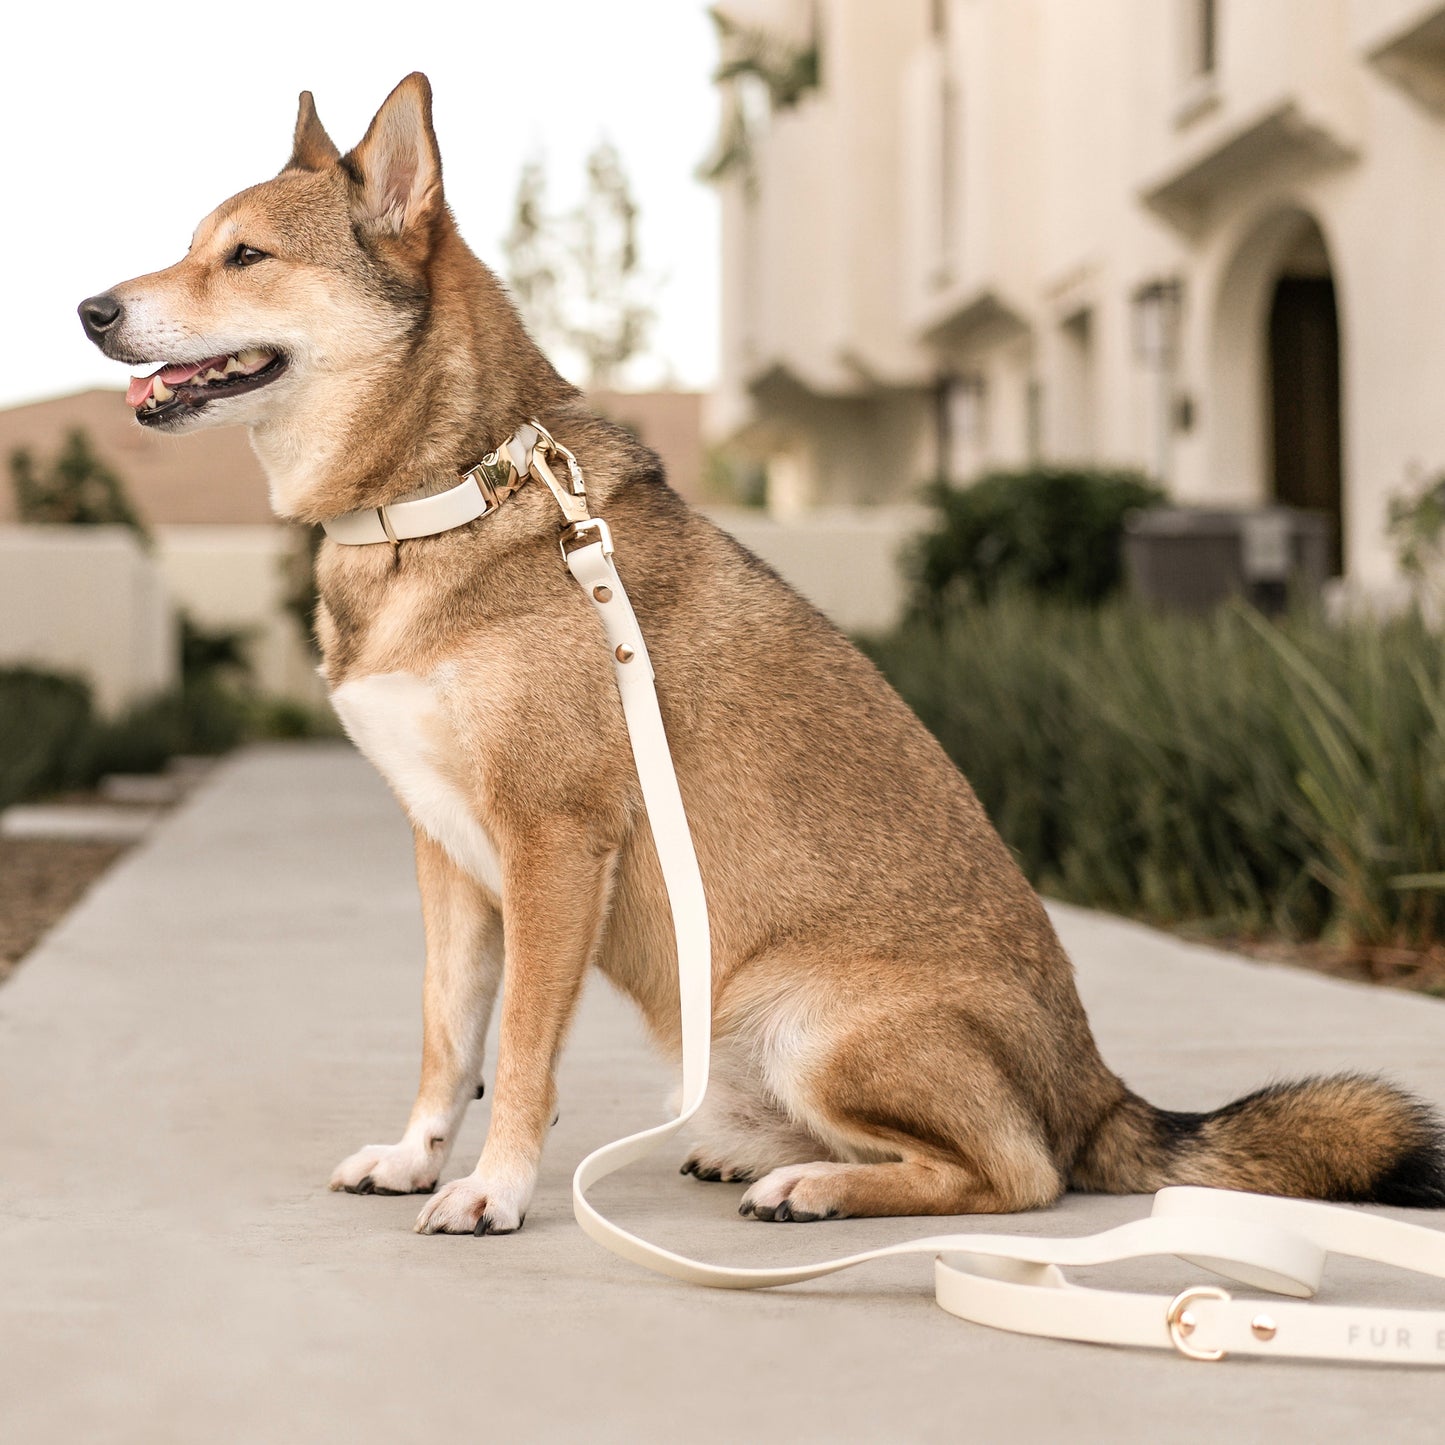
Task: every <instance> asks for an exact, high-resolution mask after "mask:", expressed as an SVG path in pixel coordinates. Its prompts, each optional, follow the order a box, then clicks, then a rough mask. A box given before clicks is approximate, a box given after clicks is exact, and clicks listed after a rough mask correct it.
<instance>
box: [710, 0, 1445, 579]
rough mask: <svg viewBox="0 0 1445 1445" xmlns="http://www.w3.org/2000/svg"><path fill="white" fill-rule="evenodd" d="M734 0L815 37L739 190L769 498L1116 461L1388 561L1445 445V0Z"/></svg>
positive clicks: (738, 391)
mask: <svg viewBox="0 0 1445 1445" xmlns="http://www.w3.org/2000/svg"><path fill="white" fill-rule="evenodd" d="M725 8H726V10H727V11H728V13H729V14H730V15H731V16H733V17H734V18H736V19H737V20H739V21H740V22H743V23H745V24H749V25H754V26H759V27H763V28H765V29H766V30H767V31H768V32H769V33H770V34H772V35H775V36H777V37H779V38H780V39H782V40H786V41H788V42H790V43H791V44H793V45H794V46H797V47H806V46H809V45H810V44H812V43H814V42H816V44H817V47H818V56H819V69H818V75H819V84H818V85H817V86H816V88H813V89H811V90H809V91H808V92H807V93H806V94H805V95H804V96H803V97H802V98H801V100H800V101H799V102H798V103H797V104H796V105H793V106H790V107H788V108H786V109H776V110H774V111H773V112H772V113H768V108H767V107H766V105H764V104H762V103H761V98H760V94H759V95H755V96H753V97H751V98H749V97H746V96H745V97H743V99H744V102H745V109H746V110H747V112H748V114H749V116H750V117H751V120H752V127H751V129H752V146H751V163H750V165H744V166H736V167H734V169H733V171H732V172H731V173H730V174H729V176H728V178H727V179H726V180H725V181H724V182H723V183H722V190H723V195H724V246H723V250H724V346H723V364H722V381H721V387H720V391H719V396H718V398H717V402H716V408H715V412H714V414H713V423H714V427H715V430H716V431H717V432H718V433H719V434H721V435H723V436H726V437H731V438H733V439H734V440H735V441H738V442H740V443H742V444H744V445H747V446H750V447H751V448H753V449H754V450H756V451H757V452H758V453H760V454H761V455H763V456H765V457H766V458H767V461H768V466H769V479H770V501H771V504H772V505H773V506H774V508H775V509H777V510H779V511H781V512H793V511H798V510H804V509H807V508H810V507H814V506H817V505H820V504H822V503H840V502H845V503H847V502H867V501H892V500H898V499H901V498H902V497H905V496H907V495H909V494H910V493H911V492H912V490H913V489H914V488H915V487H916V485H917V484H918V483H919V482H920V481H921V480H923V479H924V478H926V477H929V476H934V475H938V474H940V473H943V474H946V475H949V476H950V477H952V478H954V479H956V480H960V481H966V480H967V479H968V478H969V477H970V476H971V475H974V474H976V473H977V472H978V471H980V470H981V469H983V468H985V467H991V466H1012V465H1017V464H1021V463H1024V462H1026V461H1028V460H1031V459H1038V460H1044V461H1087V462H1093V463H1099V464H1126V465H1133V466H1138V467H1142V468H1144V469H1146V470H1148V471H1150V472H1151V473H1153V474H1155V475H1157V476H1160V477H1161V478H1162V479H1163V480H1164V481H1165V483H1166V484H1167V486H1168V488H1169V490H1170V492H1171V493H1172V494H1173V495H1174V496H1175V497H1176V498H1177V499H1179V500H1180V501H1183V502H1221V503H1229V504H1235V503H1242V504H1256V503H1263V502H1267V501H1270V500H1281V501H1284V502H1289V503H1294V504H1297V505H1304V506H1310V507H1315V508H1320V509H1323V510H1325V511H1327V512H1329V513H1331V514H1332V515H1333V516H1334V517H1335V518H1336V519H1337V521H1338V524H1339V530H1340V538H1341V543H1342V549H1341V555H1342V560H1343V563H1344V566H1345V568H1346V570H1347V572H1348V574H1349V575H1350V576H1351V578H1352V579H1357V580H1358V581H1360V582H1362V583H1365V584H1367V585H1368V584H1372V583H1383V582H1386V581H1388V579H1389V578H1390V577H1391V575H1392V572H1393V553H1392V549H1391V547H1390V545H1389V543H1388V541H1387V539H1386V537H1385V517H1386V508H1387V503H1388V500H1389V498H1390V497H1391V496H1393V495H1396V494H1398V493H1400V492H1402V491H1408V490H1410V489H1411V488H1412V487H1416V486H1418V485H1420V483H1421V482H1423V480H1424V479H1425V478H1427V477H1429V476H1432V475H1434V474H1436V473H1438V472H1439V471H1440V470H1442V469H1445V4H1425V3H1420V0H1089V3H1087V4H1081V3H1079V0H889V3H887V4H883V3H879V0H817V3H811V0H731V3H729V4H727V5H726V7H725Z"/></svg>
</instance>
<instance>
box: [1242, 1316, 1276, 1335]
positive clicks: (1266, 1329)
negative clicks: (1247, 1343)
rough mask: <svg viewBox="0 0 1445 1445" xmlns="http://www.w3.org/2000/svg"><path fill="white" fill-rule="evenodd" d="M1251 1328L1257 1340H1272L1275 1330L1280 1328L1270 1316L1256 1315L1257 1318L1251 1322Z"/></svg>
mask: <svg viewBox="0 0 1445 1445" xmlns="http://www.w3.org/2000/svg"><path fill="white" fill-rule="evenodd" d="M1249 1327H1250V1329H1251V1330H1253V1332H1254V1337H1255V1339H1257V1340H1272V1339H1273V1338H1274V1334H1275V1330H1276V1329H1277V1328H1278V1326H1277V1325H1276V1324H1275V1322H1274V1321H1273V1320H1272V1319H1270V1317H1269V1316H1268V1315H1255V1317H1254V1318H1253V1319H1252V1320H1250V1322H1249Z"/></svg>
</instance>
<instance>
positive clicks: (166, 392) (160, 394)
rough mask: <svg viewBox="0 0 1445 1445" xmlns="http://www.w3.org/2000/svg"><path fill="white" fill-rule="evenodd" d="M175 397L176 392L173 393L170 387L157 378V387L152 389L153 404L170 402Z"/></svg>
mask: <svg viewBox="0 0 1445 1445" xmlns="http://www.w3.org/2000/svg"><path fill="white" fill-rule="evenodd" d="M174 395H175V392H173V391H172V390H171V389H170V387H168V386H167V385H166V384H165V382H163V381H162V380H161V379H160V377H156V379H155V385H154V386H152V387H151V402H152V404H155V403H159V402H162V401H169V400H170V399H171V398H172V397H173V396H174Z"/></svg>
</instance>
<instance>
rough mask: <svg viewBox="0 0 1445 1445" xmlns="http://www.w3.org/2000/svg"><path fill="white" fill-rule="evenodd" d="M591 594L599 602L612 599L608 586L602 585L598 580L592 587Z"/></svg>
mask: <svg viewBox="0 0 1445 1445" xmlns="http://www.w3.org/2000/svg"><path fill="white" fill-rule="evenodd" d="M592 595H593V596H594V597H595V598H596V599H597V600H598V601H599V602H611V601H612V589H611V588H610V587H604V586H603V585H602V584H601V583H600V582H599V583H598V584H597V586H595V587H594V588H593V589H592Z"/></svg>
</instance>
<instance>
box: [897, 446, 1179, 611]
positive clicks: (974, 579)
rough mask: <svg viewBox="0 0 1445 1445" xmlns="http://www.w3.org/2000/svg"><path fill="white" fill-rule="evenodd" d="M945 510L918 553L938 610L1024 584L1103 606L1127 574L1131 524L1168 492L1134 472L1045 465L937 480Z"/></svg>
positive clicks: (926, 594) (924, 593) (916, 562)
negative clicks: (969, 480) (959, 482)
mask: <svg viewBox="0 0 1445 1445" xmlns="http://www.w3.org/2000/svg"><path fill="white" fill-rule="evenodd" d="M927 496H928V500H929V501H930V503H931V504H932V506H933V507H934V509H935V512H936V514H937V518H938V520H937V522H936V524H935V526H934V528H933V529H932V530H931V531H930V532H927V533H925V534H924V536H923V537H921V538H920V539H919V541H918V543H917V545H916V547H915V548H914V550H913V553H912V555H911V557H910V558H909V559H908V567H909V571H910V572H911V574H912V578H913V583H914V590H913V607H914V610H915V611H916V612H918V613H922V614H924V615H926V616H930V617H938V616H940V615H942V613H943V612H944V611H945V610H946V609H947V608H948V607H950V606H953V605H957V604H959V603H962V602H968V601H977V602H987V601H989V600H991V599H993V598H995V597H998V596H1000V595H1002V594H1003V593H1005V592H1009V591H1015V590H1021V591H1026V592H1033V593H1039V594H1042V595H1045V596H1050V597H1055V598H1058V599H1060V600H1062V601H1070V602H1079V603H1086V604H1089V605H1093V604H1096V603H1099V602H1102V601H1103V600H1104V599H1105V598H1107V597H1109V596H1110V595H1111V594H1112V593H1113V592H1115V591H1116V590H1117V589H1118V587H1119V585H1120V583H1121V582H1122V581H1123V575H1124V572H1123V537H1124V523H1125V521H1126V519H1127V518H1128V517H1129V515H1130V514H1131V513H1132V512H1135V511H1138V510H1140V509H1141V508H1144V507H1152V506H1157V505H1158V504H1159V503H1160V502H1162V501H1163V500H1164V496H1163V493H1162V492H1160V491H1159V489H1158V488H1157V487H1154V486H1153V485H1151V484H1150V483H1149V482H1148V481H1146V480H1145V479H1144V478H1143V477H1142V476H1140V475H1138V474H1136V473H1133V472H1109V471H1074V470H1065V469H1051V468H1035V469H1033V470H1030V471H1023V472H994V473H991V474H989V475H987V476H984V477H982V478H980V479H979V480H978V481H977V482H975V483H973V485H971V486H968V487H963V488H956V487H952V486H949V485H947V484H946V483H943V482H936V483H934V484H933V485H932V486H931V487H930V488H929V489H928V492H927Z"/></svg>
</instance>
